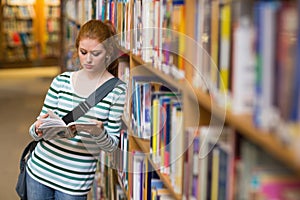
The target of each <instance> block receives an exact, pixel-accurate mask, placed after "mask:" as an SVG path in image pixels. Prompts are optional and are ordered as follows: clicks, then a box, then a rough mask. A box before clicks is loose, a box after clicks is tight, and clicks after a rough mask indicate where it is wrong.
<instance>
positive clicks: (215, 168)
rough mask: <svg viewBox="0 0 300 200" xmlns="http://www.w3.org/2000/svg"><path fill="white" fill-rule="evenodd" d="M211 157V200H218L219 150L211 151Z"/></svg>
mask: <svg viewBox="0 0 300 200" xmlns="http://www.w3.org/2000/svg"><path fill="white" fill-rule="evenodd" d="M212 153H213V157H212V180H211V200H218V189H219V188H218V187H219V186H218V184H219V150H218V148H217V147H216V148H214V149H213V152H212Z"/></svg>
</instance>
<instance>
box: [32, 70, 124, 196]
mask: <svg viewBox="0 0 300 200" xmlns="http://www.w3.org/2000/svg"><path fill="white" fill-rule="evenodd" d="M73 73H74V72H64V73H62V74H60V75H58V76H57V77H56V78H54V79H53V81H52V83H51V86H50V88H49V90H48V92H47V95H46V98H45V101H44V105H43V107H42V110H41V113H40V115H44V114H46V113H47V111H48V109H51V110H53V111H54V112H55V113H56V114H57V115H58V116H60V117H63V116H65V115H66V114H67V113H68V112H69V111H71V110H73V108H74V107H76V106H77V105H78V104H79V103H80V102H81V101H84V100H85V98H83V97H80V96H78V95H76V94H75V92H74V89H73V86H72V83H71V82H72V81H71V79H72V74H73ZM125 93H126V85H125V84H120V85H118V86H117V87H115V88H114V89H113V90H112V91H111V92H110V93H109V94H108V95H107V96H106V97H105V98H104V99H103V100H102V101H101V102H99V103H98V104H97V105H96V106H94V107H93V108H91V109H90V110H89V111H88V112H87V113H86V114H85V115H84V116H82V117H80V118H79V119H78V120H77V121H81V122H86V121H90V120H91V119H97V120H101V121H102V122H103V124H104V128H105V132H104V133H105V134H104V135H102V136H100V137H98V138H97V137H94V136H91V135H90V134H87V133H84V132H79V133H78V135H76V136H75V137H74V138H71V139H65V138H63V139H53V140H48V141H44V140H42V141H40V142H39V143H38V145H37V146H36V148H35V150H34V152H33V154H32V156H31V158H30V159H29V161H28V165H27V166H28V167H27V171H28V174H29V175H30V176H31V177H32V178H33V179H35V180H37V181H39V182H41V183H42V184H44V185H47V186H49V187H51V188H54V189H56V190H59V191H62V192H64V193H67V194H71V195H84V194H87V193H88V191H89V190H90V188H91V185H92V183H93V180H94V175H95V171H96V165H97V159H98V156H99V153H100V151H101V150H104V151H106V152H112V151H114V150H115V149H116V148H117V145H118V142H119V140H118V136H119V133H120V128H121V116H122V114H123V107H124V102H125ZM29 133H30V135H31V136H32V137H33V138H34V139H35V140H39V139H41V138H38V136H37V135H36V133H35V124H32V126H31V127H30V129H29Z"/></svg>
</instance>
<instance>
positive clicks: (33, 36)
mask: <svg viewBox="0 0 300 200" xmlns="http://www.w3.org/2000/svg"><path fill="white" fill-rule="evenodd" d="M57 2H59V1H57ZM44 6H45V1H34V0H26V1H20V0H17V1H14V0H6V1H2V2H1V12H0V13H1V16H0V18H1V21H3V23H1V27H0V30H1V41H0V42H1V48H2V49H3V50H4V51H3V52H4V53H3V54H2V55H1V57H0V60H1V66H0V67H1V68H7V67H10V68H11V67H13V68H20V67H34V66H44V65H47V66H53V65H60V62H59V58H60V57H59V56H58V55H60V54H58V55H56V56H47V53H46V51H47V50H49V48H46V47H47V46H46V42H49V41H46V40H45V38H44V37H45V36H47V33H48V31H49V30H48V29H46V27H44V25H45V24H46V23H45V21H46V19H45V9H44ZM50 14H51V15H52V13H48V14H47V20H48V19H49V18H52V17H53V16H54V15H52V16H50ZM56 18H57V25H58V26H60V18H59V16H57V17H56ZM56 34H57V37H58V40H57V42H56V43H57V44H59V43H60V34H61V33H60V31H57V32H56ZM55 37H56V36H55ZM57 37H56V38H57ZM52 44H53V43H52ZM56 48H58V46H56ZM56 52H58V51H56Z"/></svg>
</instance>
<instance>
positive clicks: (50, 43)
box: [43, 0, 61, 58]
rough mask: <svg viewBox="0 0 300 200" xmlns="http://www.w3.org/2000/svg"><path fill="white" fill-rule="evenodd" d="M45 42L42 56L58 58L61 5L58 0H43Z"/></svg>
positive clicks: (59, 53)
mask: <svg viewBox="0 0 300 200" xmlns="http://www.w3.org/2000/svg"><path fill="white" fill-rule="evenodd" d="M44 9H45V33H46V34H45V39H44V40H45V42H44V47H43V49H44V51H43V52H44V53H43V54H44V57H45V58H60V55H61V52H60V51H57V49H61V17H60V12H61V5H60V0H55V1H53V0H47V1H45V6H44Z"/></svg>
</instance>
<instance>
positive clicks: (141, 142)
mask: <svg viewBox="0 0 300 200" xmlns="http://www.w3.org/2000/svg"><path fill="white" fill-rule="evenodd" d="M132 138H133V140H134V141H135V143H136V144H137V145H138V146H139V148H140V149H141V150H142V151H143V152H144V153H146V155H147V159H148V160H149V162H150V164H151V165H152V167H153V169H155V171H156V173H157V174H158V176H159V178H160V179H161V180H162V181H163V183H164V185H165V187H166V188H167V189H168V190H169V191H170V193H171V194H172V195H173V197H174V198H175V199H178V200H180V199H182V195H180V194H177V193H175V191H174V189H173V186H172V184H171V181H170V179H169V176H168V175H165V174H162V173H160V171H159V167H158V166H157V165H156V164H155V163H154V162H153V161H152V159H151V158H150V154H147V153H150V141H149V140H145V139H140V138H137V137H132Z"/></svg>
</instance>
